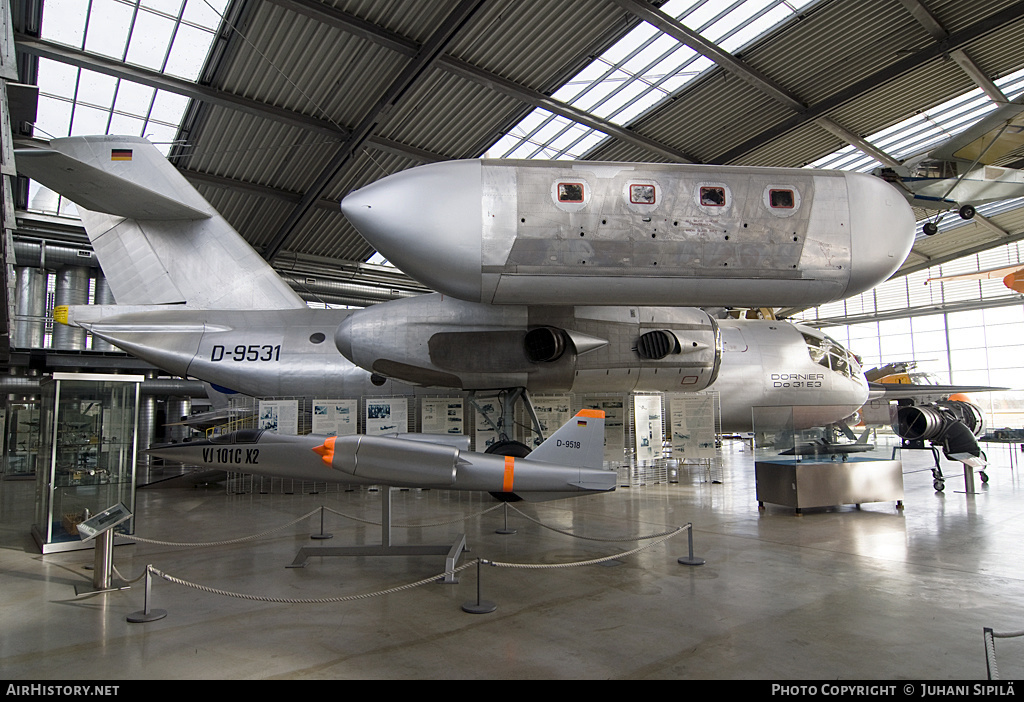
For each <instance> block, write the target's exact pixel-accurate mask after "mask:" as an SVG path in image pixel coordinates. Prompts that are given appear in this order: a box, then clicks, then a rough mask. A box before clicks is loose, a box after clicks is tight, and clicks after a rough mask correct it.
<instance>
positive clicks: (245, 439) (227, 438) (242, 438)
mask: <svg viewBox="0 0 1024 702" xmlns="http://www.w3.org/2000/svg"><path fill="white" fill-rule="evenodd" d="M262 433H263V429H239V430H238V431H233V432H231V433H230V434H217V435H216V436H211V437H210V443H211V444H255V443H256V441H257V440H258V439H259V438H260V435H261V434H262Z"/></svg>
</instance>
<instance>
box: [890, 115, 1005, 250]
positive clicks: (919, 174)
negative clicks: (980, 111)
mask: <svg viewBox="0 0 1024 702" xmlns="http://www.w3.org/2000/svg"><path fill="white" fill-rule="evenodd" d="M1022 147H1024V96H1021V97H1018V98H1017V99H1016V100H1013V101H1011V102H1009V103H1007V104H1005V105H1003V106H1002V107H1000V108H998V109H997V110H995V111H994V112H993V113H992V114H990V115H988V116H987V117H985V118H984V119H982V120H979V121H978V123H977V124H975V125H974V126H972V127H970V128H968V129H966V130H964V131H963V132H961V133H960V134H958V135H956V136H955V137H953V138H951V139H949V140H948V141H946V142H944V143H943V144H941V145H940V146H938V147H936V148H934V149H930V150H929V151H927V152H925V153H922V154H918V155H917V156H912V157H911V158H908V159H907V160H906V161H904V162H903V163H902V164H901V165H900V166H898V167H896V168H890V167H883V168H879V169H877V170H876V171H875V174H876V175H878V176H879V177H881V178H882V179H884V180H887V181H889V182H891V183H893V184H894V185H897V186H898V187H900V188H901V189H902V190H903V192H904V194H905V195H906V197H907V199H908V200H909V201H910V204H911V205H913V206H915V207H922V208H925V209H929V210H940V214H939V215H938V216H937V217H936V218H935V219H934V220H932V221H930V222H927V223H926V224H925V225H924V233H925V234H927V235H928V236H932V235H934V234H935V233H937V232H938V231H939V229H938V222H939V221H940V220H941V219H942V216H943V214H944V213H945V212H947V211H950V210H957V212H958V213H959V215H960V217H962V218H963V219H972V218H973V217H974V215H975V208H976V207H977V206H978V205H983V204H985V203H988V202H998V201H1001V200H1009V199H1011V198H1015V197H1021V196H1024V171H1022V170H1020V169H1019V168H1006V167H999V166H995V165H992V164H994V163H995V162H996V161H998V160H1000V159H1002V158H1005V157H1006V156H1008V155H1010V154H1012V153H1013V152H1015V151H1018V150H1019V149H1021V148H1022Z"/></svg>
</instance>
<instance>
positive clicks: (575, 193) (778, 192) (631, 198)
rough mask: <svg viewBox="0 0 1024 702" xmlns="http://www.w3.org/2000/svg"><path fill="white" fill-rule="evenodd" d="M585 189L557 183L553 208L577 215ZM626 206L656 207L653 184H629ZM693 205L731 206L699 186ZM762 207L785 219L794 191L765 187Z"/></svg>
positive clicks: (718, 187)
mask: <svg viewBox="0 0 1024 702" xmlns="http://www.w3.org/2000/svg"><path fill="white" fill-rule="evenodd" d="M588 190H589V188H588V186H587V184H586V183H585V182H578V181H559V182H557V183H556V184H555V187H554V188H553V190H552V195H554V197H555V204H556V205H559V206H561V208H562V209H568V210H569V211H578V210H579V209H582V208H583V206H585V205H586V203H587V196H588ZM624 195H625V196H626V198H627V199H628V202H629V204H630V205H633V206H637V205H639V206H641V207H646V208H648V209H650V208H653V207H654V206H655V205H657V204H658V185H657V184H656V183H651V182H648V183H629V184H628V185H627V187H626V189H625V191H624ZM694 199H695V200H696V203H697V204H698V205H699V206H700V207H701V208H702V209H703V210H705V211H706V212H708V213H709V214H715V213H716V211H717V212H724V211H725V210H727V209H728V208H729V206H730V205H731V204H732V194H731V192H730V191H729V187H728V186H727V185H724V184H717V183H713V184H701V185H698V186H697V187H696V188H695V190H694ZM763 201H764V205H765V206H766V207H767V208H768V209H770V210H772V211H773V213H774V214H777V215H779V216H788V215H789V214H792V212H794V211H795V210H796V209H797V208H798V207H799V206H800V194H799V192H798V191H797V190H796V188H792V187H782V186H779V187H774V186H769V187H767V188H765V189H764V194H763Z"/></svg>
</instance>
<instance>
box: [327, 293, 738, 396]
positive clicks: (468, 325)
mask: <svg viewBox="0 0 1024 702" xmlns="http://www.w3.org/2000/svg"><path fill="white" fill-rule="evenodd" d="M335 344H336V345H337V347H338V350H339V351H341V353H342V355H343V356H345V357H346V358H347V359H349V360H350V361H352V362H353V363H355V364H356V365H358V366H360V367H361V368H364V369H366V370H368V371H370V372H372V373H377V374H380V375H382V376H385V377H390V378H394V379H396V380H402V381H404V382H407V383H412V384H415V385H427V386H436V387H448V388H458V389H462V390H485V389H496V388H507V387H525V388H526V389H527V390H530V391H531V392H534V391H573V392H579V391H596V390H603V391H627V392H628V391H632V390H650V391H659V390H660V391H672V390H675V391H680V390H681V391H699V390H703V389H705V388H707V387H708V386H709V385H710V384H711V383H712V382H714V380H715V378H716V377H717V375H718V369H719V366H720V364H721V358H722V342H721V336H720V331H719V328H718V323H717V322H716V321H715V320H714V318H712V317H711V316H709V315H708V314H707V313H705V312H703V311H702V310H698V309H695V308H687V307H683V308H636V307H634V308H630V307H576V308H572V307H563V308H548V307H541V308H532V307H526V306H522V305H517V306H512V305H506V306H493V305H484V304H480V303H472V302H465V301H463V300H458V299H454V298H450V297H445V296H441V295H423V296H421V297H416V298H407V299H404V300H393V301H391V302H386V303H382V304H379V305H374V306H372V307H368V308H366V309H363V310H359V311H357V312H353V313H352V314H351V315H350V316H349V317H348V318H347V319H346V320H345V321H344V322H343V323H342V324H341V325H340V326H339V327H338V329H337V331H336V333H335Z"/></svg>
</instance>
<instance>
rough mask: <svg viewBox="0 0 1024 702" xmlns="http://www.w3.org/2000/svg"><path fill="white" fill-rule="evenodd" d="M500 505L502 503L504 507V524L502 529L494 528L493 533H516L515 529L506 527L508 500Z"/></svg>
mask: <svg viewBox="0 0 1024 702" xmlns="http://www.w3.org/2000/svg"><path fill="white" fill-rule="evenodd" d="M502 505H504V508H505V526H504V528H502V529H495V530H494V533H495V534H505V535H509V534H515V533H516V530H515V529H509V528H508V502H503V503H502Z"/></svg>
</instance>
